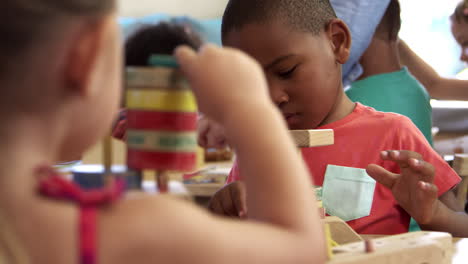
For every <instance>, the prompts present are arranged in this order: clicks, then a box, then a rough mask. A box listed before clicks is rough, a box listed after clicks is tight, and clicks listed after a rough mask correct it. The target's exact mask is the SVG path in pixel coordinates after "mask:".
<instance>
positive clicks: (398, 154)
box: [380, 150, 423, 162]
mask: <svg viewBox="0 0 468 264" xmlns="http://www.w3.org/2000/svg"><path fill="white" fill-rule="evenodd" d="M380 157H381V158H382V159H383V160H391V161H395V162H399V161H408V160H409V159H419V160H422V159H423V157H422V156H421V154H419V153H417V152H414V151H409V150H385V151H382V152H381V153H380Z"/></svg>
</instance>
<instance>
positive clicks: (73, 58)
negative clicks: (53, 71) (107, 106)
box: [65, 21, 106, 96]
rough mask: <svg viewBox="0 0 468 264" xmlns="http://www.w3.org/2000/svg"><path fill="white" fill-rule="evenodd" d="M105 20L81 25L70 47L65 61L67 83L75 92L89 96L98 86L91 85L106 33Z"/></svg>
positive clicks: (68, 87)
mask: <svg viewBox="0 0 468 264" xmlns="http://www.w3.org/2000/svg"><path fill="white" fill-rule="evenodd" d="M105 25H106V23H105V22H104V21H94V22H89V23H84V24H83V25H81V26H80V29H79V30H78V31H77V34H76V36H75V38H74V40H73V43H72V46H71V47H70V48H69V49H68V56H67V58H66V62H65V85H66V87H67V89H71V92H72V93H74V94H79V95H81V96H89V95H92V94H94V93H95V90H96V89H97V87H93V85H91V79H92V77H93V72H94V66H95V63H96V61H97V60H98V56H100V49H101V46H102V44H103V38H104V33H105Z"/></svg>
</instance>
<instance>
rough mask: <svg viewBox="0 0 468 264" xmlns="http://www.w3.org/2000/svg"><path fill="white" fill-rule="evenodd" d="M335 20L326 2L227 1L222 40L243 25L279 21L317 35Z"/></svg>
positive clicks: (330, 7)
mask: <svg viewBox="0 0 468 264" xmlns="http://www.w3.org/2000/svg"><path fill="white" fill-rule="evenodd" d="M333 18H336V14H335V11H334V10H333V7H332V5H331V4H330V1H329V0H230V1H229V2H228V4H227V7H226V10H225V11H224V15H223V24H222V29H221V31H222V36H223V38H224V37H225V36H226V34H227V33H229V32H230V31H232V30H236V29H240V28H242V27H243V26H245V25H247V24H252V23H268V22H270V21H271V20H279V21H281V22H284V23H287V24H289V25H291V26H292V27H293V28H294V29H296V30H300V31H304V32H311V33H313V34H318V33H320V32H321V31H322V30H323V29H325V28H326V26H327V25H328V24H329V22H330V20H332V19H333Z"/></svg>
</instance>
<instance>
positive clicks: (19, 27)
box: [0, 0, 115, 264]
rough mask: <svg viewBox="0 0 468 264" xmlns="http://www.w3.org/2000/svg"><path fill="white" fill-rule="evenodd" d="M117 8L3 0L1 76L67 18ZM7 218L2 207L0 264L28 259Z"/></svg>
mask: <svg viewBox="0 0 468 264" xmlns="http://www.w3.org/2000/svg"><path fill="white" fill-rule="evenodd" d="M114 8H115V0H3V1H2V3H1V8H0V17H1V18H2V23H0V36H2V37H1V38H0V80H2V81H4V82H7V81H9V80H14V79H15V78H17V75H18V74H21V72H20V70H21V67H22V65H24V63H25V61H22V59H25V60H26V61H27V58H24V57H21V56H26V55H25V54H28V52H29V51H30V50H31V49H32V48H33V47H34V46H35V45H37V43H38V42H40V41H44V40H47V39H48V38H49V37H50V36H51V34H54V33H55V31H57V30H59V28H60V27H61V26H63V24H64V22H68V21H70V22H71V21H73V20H75V19H79V18H87V17H89V18H92V17H100V16H104V15H106V14H108V13H110V12H112V11H113V10H114ZM65 24H66V23H65ZM0 87H2V86H1V85H0ZM4 88H5V87H3V89H4ZM8 220H9V219H8V218H7V217H6V215H4V214H3V212H2V210H1V208H0V264H6V263H8V264H10V263H15V264H16V263H17V264H23V263H29V261H28V258H27V254H26V253H25V251H24V250H23V249H22V246H21V241H19V240H18V239H17V236H15V232H14V230H13V229H12V227H11V225H9V224H8V223H9V221H8Z"/></svg>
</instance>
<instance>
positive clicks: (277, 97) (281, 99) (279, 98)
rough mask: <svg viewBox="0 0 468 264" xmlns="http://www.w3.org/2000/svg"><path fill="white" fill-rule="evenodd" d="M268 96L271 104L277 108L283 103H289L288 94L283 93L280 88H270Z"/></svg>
mask: <svg viewBox="0 0 468 264" xmlns="http://www.w3.org/2000/svg"><path fill="white" fill-rule="evenodd" d="M270 96H271V99H272V100H273V102H274V103H275V104H276V105H277V106H280V105H282V104H284V103H287V102H289V96H288V94H287V93H285V92H284V90H283V89H280V88H270Z"/></svg>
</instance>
